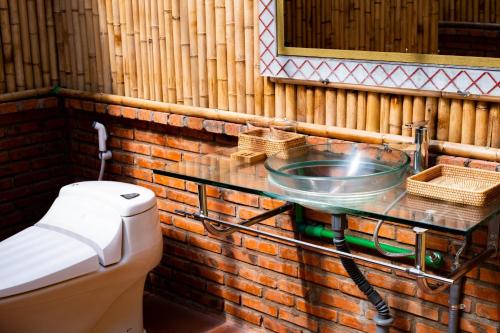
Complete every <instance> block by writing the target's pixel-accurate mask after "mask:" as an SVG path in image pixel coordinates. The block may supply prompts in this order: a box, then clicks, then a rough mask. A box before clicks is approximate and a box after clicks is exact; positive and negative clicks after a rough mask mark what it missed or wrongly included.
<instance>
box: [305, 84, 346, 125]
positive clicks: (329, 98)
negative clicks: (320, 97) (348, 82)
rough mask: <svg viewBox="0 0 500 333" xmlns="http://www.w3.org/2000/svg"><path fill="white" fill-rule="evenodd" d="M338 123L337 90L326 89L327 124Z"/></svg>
mask: <svg viewBox="0 0 500 333" xmlns="http://www.w3.org/2000/svg"><path fill="white" fill-rule="evenodd" d="M302 121H303V120H302ZM336 123H337V92H336V91H335V90H334V89H326V90H325V124H326V125H327V126H335V125H336Z"/></svg>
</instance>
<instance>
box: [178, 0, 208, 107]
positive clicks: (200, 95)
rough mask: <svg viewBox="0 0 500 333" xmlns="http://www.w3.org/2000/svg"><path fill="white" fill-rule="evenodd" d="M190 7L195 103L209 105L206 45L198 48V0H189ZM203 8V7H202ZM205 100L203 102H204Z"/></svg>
mask: <svg viewBox="0 0 500 333" xmlns="http://www.w3.org/2000/svg"><path fill="white" fill-rule="evenodd" d="M187 7H188V12H187V15H188V31H189V36H188V40H187V41H188V43H189V55H190V59H191V87H192V93H193V105H199V106H205V107H206V106H208V95H207V94H208V93H207V62H206V51H207V50H206V47H205V48H204V49H203V50H199V48H198V38H197V33H198V22H197V10H196V0H187ZM200 9H201V8H200ZM204 14H205V12H204V11H203V10H202V15H203V22H201V23H203V25H205V19H204V16H205V15H204ZM181 23H182V13H181ZM204 30H205V26H203V27H201V31H202V34H203V39H204V38H206V33H205V31H204ZM198 51H201V52H202V53H203V56H204V58H203V59H202V62H203V68H200V66H199V62H198V61H199V58H200V57H199V52H198ZM202 100H203V102H202Z"/></svg>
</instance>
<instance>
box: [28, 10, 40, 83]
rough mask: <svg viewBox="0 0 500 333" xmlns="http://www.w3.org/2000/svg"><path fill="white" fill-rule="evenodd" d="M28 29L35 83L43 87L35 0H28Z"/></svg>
mask: <svg viewBox="0 0 500 333" xmlns="http://www.w3.org/2000/svg"><path fill="white" fill-rule="evenodd" d="M27 10H28V22H29V23H28V31H29V36H30V37H29V38H30V44H31V45H30V47H31V63H32V65H33V84H34V86H35V88H41V87H43V79H42V68H41V61H40V43H39V40H38V24H37V13H36V4H35V1H34V0H28V1H27Z"/></svg>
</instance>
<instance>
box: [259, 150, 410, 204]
mask: <svg viewBox="0 0 500 333" xmlns="http://www.w3.org/2000/svg"><path fill="white" fill-rule="evenodd" d="M409 165H410V158H409V157H408V155H407V154H406V153H404V152H402V151H399V150H395V149H388V148H384V147H381V146H374V145H369V144H356V143H332V144H324V145H310V146H302V147H296V148H291V149H289V150H285V151H282V152H279V153H277V154H275V155H273V156H271V157H269V158H268V159H267V160H266V162H265V167H266V169H267V170H268V171H269V178H270V181H271V182H272V183H273V184H274V185H276V186H278V187H279V188H281V189H282V190H284V191H285V192H286V193H287V194H288V195H289V196H291V197H296V198H297V199H298V200H297V201H298V202H301V201H308V202H314V201H315V200H316V199H317V200H318V201H322V202H324V201H326V200H327V201H332V200H335V201H343V200H344V201H360V200H367V199H370V197H372V196H374V195H378V194H380V193H382V192H385V191H387V190H389V189H391V188H393V187H395V186H397V185H399V184H401V183H402V182H403V181H404V180H405V178H406V174H407V171H408V167H409ZM318 203H319V202H318Z"/></svg>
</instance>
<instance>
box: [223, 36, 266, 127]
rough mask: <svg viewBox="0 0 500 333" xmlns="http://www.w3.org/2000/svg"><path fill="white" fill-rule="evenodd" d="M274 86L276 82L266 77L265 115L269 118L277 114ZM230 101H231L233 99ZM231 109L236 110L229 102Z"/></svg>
mask: <svg viewBox="0 0 500 333" xmlns="http://www.w3.org/2000/svg"><path fill="white" fill-rule="evenodd" d="M228 55H229V45H228ZM228 66H229V62H228ZM228 79H229V72H228ZM228 81H229V80H228ZM274 86H275V85H274V83H273V82H271V80H269V78H268V77H265V78H264V116H265V117H269V118H272V117H274V114H275V100H274V99H275V97H274V91H275V87H274ZM229 101H230V102H231V100H229ZM235 102H236V101H235ZM229 110H234V109H231V103H229Z"/></svg>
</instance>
